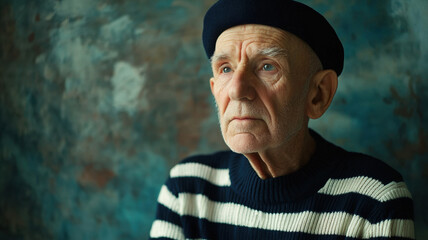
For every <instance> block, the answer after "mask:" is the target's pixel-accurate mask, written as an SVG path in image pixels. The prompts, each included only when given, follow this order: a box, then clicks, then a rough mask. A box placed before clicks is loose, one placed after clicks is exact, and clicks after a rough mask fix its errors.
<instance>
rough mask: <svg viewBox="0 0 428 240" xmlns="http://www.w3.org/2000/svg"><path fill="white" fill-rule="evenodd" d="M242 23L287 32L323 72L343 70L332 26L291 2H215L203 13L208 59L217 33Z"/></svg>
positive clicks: (318, 16) (226, 0)
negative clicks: (311, 54)
mask: <svg viewBox="0 0 428 240" xmlns="http://www.w3.org/2000/svg"><path fill="white" fill-rule="evenodd" d="M242 24H262V25H267V26H271V27H276V28H280V29H283V30H285V31H287V32H290V33H292V34H294V35H296V36H297V37H299V38H300V39H302V40H303V41H305V42H306V43H307V44H308V45H309V46H310V47H311V48H312V50H313V51H314V52H315V53H316V54H317V56H318V58H319V59H320V61H321V64H322V65H323V68H324V69H333V70H334V71H336V73H337V75H340V74H341V73H342V70H343V60H344V52H343V46H342V43H341V42H340V39H339V37H338V36H337V34H336V32H335V31H334V29H333V27H332V26H331V25H330V24H329V23H328V21H327V20H326V19H325V18H324V17H323V16H322V15H321V14H319V13H318V12H317V11H315V10H314V9H312V8H310V7H308V6H306V5H304V4H302V3H299V2H296V1H292V0H219V1H218V2H217V3H215V4H214V5H213V6H212V7H211V8H210V9H209V10H208V12H207V13H206V15H205V18H204V29H203V33H202V41H203V44H204V48H205V52H206V54H207V56H208V58H210V57H211V56H212V55H213V54H214V51H215V44H216V41H217V38H218V36H220V34H221V33H222V32H223V31H225V30H227V29H229V28H231V27H234V26H238V25H242Z"/></svg>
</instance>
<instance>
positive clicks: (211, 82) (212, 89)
mask: <svg viewBox="0 0 428 240" xmlns="http://www.w3.org/2000/svg"><path fill="white" fill-rule="evenodd" d="M210 87H211V93H212V94H213V95H214V77H212V78H210Z"/></svg>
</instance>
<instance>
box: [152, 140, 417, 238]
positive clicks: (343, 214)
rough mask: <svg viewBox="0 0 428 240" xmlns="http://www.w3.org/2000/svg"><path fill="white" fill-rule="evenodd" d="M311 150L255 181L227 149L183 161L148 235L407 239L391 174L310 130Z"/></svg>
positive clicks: (407, 218)
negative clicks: (296, 163)
mask: <svg viewBox="0 0 428 240" xmlns="http://www.w3.org/2000/svg"><path fill="white" fill-rule="evenodd" d="M311 133H312V135H313V136H314V138H315V139H316V141H317V150H316V151H315V154H314V155H313V157H312V158H311V160H310V162H309V163H308V164H307V165H306V166H304V167H303V168H301V169H300V170H298V171H297V172H294V173H292V174H289V175H286V176H282V177H278V178H272V179H267V180H262V179H260V178H259V177H258V176H257V174H256V173H255V171H254V170H253V169H252V167H251V165H250V164H249V162H248V160H247V159H246V158H245V157H244V156H243V155H240V154H236V153H233V152H230V151H226V152H219V153H216V154H213V155H205V156H196V157H191V158H188V159H185V160H184V161H182V162H181V163H179V164H178V165H176V166H175V167H174V168H173V169H172V170H171V172H170V177H169V179H168V180H167V182H166V183H165V185H164V186H163V187H162V189H161V191H160V194H159V198H158V209H157V216H156V220H155V221H154V222H153V225H152V229H151V231H150V238H151V239H414V226H413V225H414V224H413V202H412V199H411V195H410V193H409V191H408V189H407V187H406V185H405V183H404V182H403V179H402V177H401V176H400V174H399V173H398V172H396V171H395V170H393V169H392V168H390V167H389V166H387V165H386V164H385V163H383V162H381V161H379V160H377V159H375V158H372V157H369V156H367V155H363V154H358V153H351V152H347V151H345V150H343V149H342V148H339V147H337V146H335V145H333V144H331V143H329V142H327V141H325V140H324V139H323V138H321V137H320V136H319V135H318V134H316V133H314V132H311Z"/></svg>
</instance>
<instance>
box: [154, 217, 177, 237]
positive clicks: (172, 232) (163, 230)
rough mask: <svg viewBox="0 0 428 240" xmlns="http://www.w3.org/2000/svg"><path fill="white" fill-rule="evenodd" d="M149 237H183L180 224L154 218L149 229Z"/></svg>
mask: <svg viewBox="0 0 428 240" xmlns="http://www.w3.org/2000/svg"><path fill="white" fill-rule="evenodd" d="M150 237H152V238H161V237H164V238H171V239H185V237H184V235H183V229H182V228H181V227H180V226H177V225H175V224H172V223H169V222H165V221H162V220H156V221H154V222H153V225H152V229H151V230H150Z"/></svg>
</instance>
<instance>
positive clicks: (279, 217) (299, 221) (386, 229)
mask: <svg viewBox="0 0 428 240" xmlns="http://www.w3.org/2000/svg"><path fill="white" fill-rule="evenodd" d="M162 191H168V189H167V188H163V189H162ZM168 196H174V195H173V194H171V193H164V192H161V194H160V196H159V198H160V202H161V203H162V204H163V205H164V206H166V207H167V208H169V209H171V210H172V211H174V212H176V213H177V214H179V215H180V216H183V215H187V216H193V217H197V218H200V219H207V220H208V221H211V222H215V223H224V224H230V225H236V226H243V227H249V228H260V229H266V230H274V231H287V232H304V233H309V234H319V235H325V234H331V235H340V236H347V237H354V238H363V239H368V238H370V237H407V238H414V232H413V229H414V226H413V221H412V220H403V219H392V220H385V221H383V222H380V223H377V224H371V223H370V222H369V221H368V220H366V219H364V218H362V217H360V216H358V215H352V214H348V213H344V212H333V213H316V212H310V211H305V212H300V213H265V212H262V211H259V210H255V209H251V208H248V207H246V206H242V205H240V204H236V203H219V202H215V201H211V200H210V199H208V198H207V197H206V196H204V195H200V194H188V193H180V194H179V198H178V202H179V205H180V207H179V210H178V211H177V207H176V204H177V202H176V201H177V199H176V198H175V197H173V198H168ZM398 226H400V227H398Z"/></svg>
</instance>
